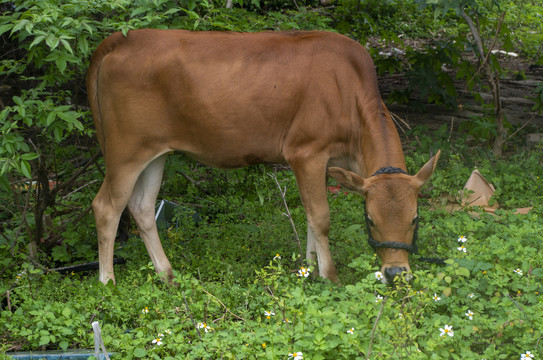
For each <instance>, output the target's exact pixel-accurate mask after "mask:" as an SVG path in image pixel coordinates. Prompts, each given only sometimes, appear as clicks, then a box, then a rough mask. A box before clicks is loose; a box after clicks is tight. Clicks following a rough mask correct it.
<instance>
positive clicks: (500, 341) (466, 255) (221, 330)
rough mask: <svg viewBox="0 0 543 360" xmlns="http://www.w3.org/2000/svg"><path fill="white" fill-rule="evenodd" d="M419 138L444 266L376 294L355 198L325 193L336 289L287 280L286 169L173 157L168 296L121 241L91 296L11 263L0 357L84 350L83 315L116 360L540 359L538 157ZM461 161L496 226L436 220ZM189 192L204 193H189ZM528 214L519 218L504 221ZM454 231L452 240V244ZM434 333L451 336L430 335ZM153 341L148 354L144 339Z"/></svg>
mask: <svg viewBox="0 0 543 360" xmlns="http://www.w3.org/2000/svg"><path fill="white" fill-rule="evenodd" d="M421 130H422V131H421ZM416 131H417V132H416V133H415V134H418V133H419V132H425V133H428V131H427V129H426V130H424V129H416ZM415 134H412V135H415ZM441 135H443V133H441ZM444 135H445V136H447V135H448V134H447V133H446V132H445V133H444ZM418 136H419V139H420V138H421V137H422V136H421V135H418ZM430 139H433V140H437V141H435V142H432V145H431V146H432V147H434V146H436V145H435V144H436V142H437V143H439V145H440V146H441V147H443V149H444V150H445V153H444V155H443V158H442V162H441V163H440V165H439V167H438V169H437V171H436V173H435V174H434V177H433V180H432V185H431V186H428V187H426V188H425V190H424V192H423V198H422V199H421V204H420V205H421V208H420V215H421V218H422V219H423V220H422V223H421V227H420V234H419V245H420V247H421V256H424V257H435V256H438V257H442V258H445V259H446V260H445V263H446V264H444V265H435V264H430V263H426V262H425V261H422V260H417V257H414V258H413V259H412V268H413V270H414V275H415V277H414V279H413V280H412V282H411V283H410V284H404V285H401V286H398V287H387V286H385V285H383V284H381V283H380V282H379V281H378V280H377V279H376V277H375V272H376V271H378V270H379V260H378V258H377V257H376V255H375V254H374V253H373V251H372V250H371V248H370V247H369V246H368V245H367V244H366V243H365V240H364V239H365V237H366V235H365V229H364V227H363V226H362V223H363V219H362V213H361V206H362V203H361V199H360V198H359V197H358V196H357V195H352V194H346V193H344V192H339V193H335V192H330V193H329V202H330V205H331V211H332V230H331V231H332V233H331V238H332V242H331V245H332V252H333V254H334V259H335V261H336V263H337V265H338V271H339V274H340V278H341V281H342V286H337V285H334V284H331V283H329V282H328V281H323V280H321V279H318V278H312V277H308V278H305V277H300V276H298V275H299V270H300V267H301V266H306V265H305V264H303V263H302V262H301V258H300V252H299V249H298V245H297V243H296V239H295V236H294V232H293V230H292V228H291V225H290V222H289V221H288V219H287V218H285V217H284V216H283V215H282V213H284V212H285V209H284V207H283V202H282V198H281V196H280V192H279V190H278V188H277V187H276V185H275V182H274V180H273V179H272V178H271V177H270V176H269V174H272V175H275V176H276V177H277V179H278V181H279V183H280V184H281V187H286V189H287V193H286V201H287V204H288V205H289V209H290V213H291V214H292V217H293V220H294V222H295V224H296V226H297V229H298V232H300V233H303V231H302V229H303V228H304V221H305V219H304V215H303V214H304V212H303V208H302V207H301V203H300V201H299V198H298V195H297V191H296V189H295V179H294V177H293V175H292V173H290V172H288V171H282V170H277V169H275V170H274V169H273V168H269V167H263V166H262V167H257V168H253V169H244V170H236V171H228V172H224V171H218V170H210V169H208V168H202V167H200V166H198V165H197V164H192V165H190V164H187V163H184V166H185V168H184V170H185V171H186V173H188V174H190V176H191V179H192V180H193V181H194V182H191V181H188V180H187V179H186V178H185V177H184V176H182V175H180V174H179V173H178V172H174V169H179V164H176V163H175V162H176V161H180V159H179V158H177V157H174V158H172V163H171V164H170V166H169V168H168V180H167V183H166V188H165V192H164V193H165V194H164V196H165V197H167V198H169V199H170V200H173V201H176V202H180V203H184V205H183V206H180V207H179V208H178V211H177V215H176V218H175V220H174V224H175V225H174V226H172V227H170V228H169V229H168V230H167V231H164V233H163V236H162V238H163V242H164V245H165V248H166V252H167V254H168V256H169V257H170V259H172V261H173V264H175V265H174V266H175V268H176V269H177V270H178V273H177V274H176V281H177V283H178V284H177V286H175V287H171V286H168V285H167V284H164V283H162V282H161V280H160V278H159V277H158V276H156V275H155V274H154V271H153V268H152V265H151V264H150V263H149V260H148V257H147V254H146V251H145V248H144V246H143V244H142V243H141V242H140V241H137V237H136V236H135V237H133V238H131V239H130V241H128V242H127V243H124V244H121V245H120V246H118V248H117V250H116V254H117V256H122V257H125V258H126V259H127V260H128V262H127V264H126V265H123V266H117V267H116V272H117V280H118V284H117V286H111V285H109V286H103V285H102V284H101V283H99V282H98V281H97V275H96V273H87V274H86V273H68V274H66V275H59V274H58V273H54V272H53V273H49V274H47V275H44V274H43V273H42V272H41V271H39V269H37V268H36V267H35V266H33V265H32V264H27V265H26V266H25V267H23V268H17V269H12V270H11V271H9V272H7V273H5V274H4V277H3V278H4V280H3V282H4V284H6V285H8V286H9V287H10V289H11V290H10V305H9V306H10V307H9V309H8V307H7V304H6V302H5V301H4V303H3V309H2V313H1V316H0V325H1V326H0V328H1V329H3V330H2V332H1V333H0V337H1V338H2V343H3V344H4V350H6V349H36V348H39V347H43V348H48V349H51V348H63V349H65V348H68V347H69V348H73V347H83V348H85V347H87V348H92V345H93V338H92V332H90V322H91V321H99V322H100V324H101V326H102V331H103V335H104V340H105V344H106V347H107V348H108V350H110V351H114V352H116V353H117V354H118V356H120V358H123V359H131V358H155V359H167V358H172V359H173V358H179V357H183V358H187V359H201V358H209V359H218V358H226V359H244V358H248V359H255V358H266V359H286V358H287V357H288V354H293V353H294V352H302V353H303V356H304V358H306V359H329V358H331V357H333V358H338V357H339V358H345V359H355V358H360V359H367V358H372V359H373V358H399V359H429V358H430V359H480V358H489V359H514V358H519V357H520V354H523V353H525V352H526V351H531V353H532V354H535V355H536V356H540V355H541V354H542V353H543V344H542V341H541V339H542V338H543V333H542V329H543V322H542V319H543V317H542V316H541V314H543V298H542V296H541V292H542V290H543V289H541V283H542V281H541V280H542V278H543V255H542V254H543V252H542V251H541V250H542V244H541V237H540V232H539V231H540V229H541V227H542V226H543V214H542V212H541V209H540V207H539V206H538V204H539V203H540V202H541V200H542V199H543V189H542V187H541V178H543V167H542V161H543V150H537V151H533V152H527V153H524V152H523V153H519V154H518V155H513V156H512V157H511V158H509V159H507V160H495V159H492V158H489V157H488V156H486V155H488V153H487V152H486V151H484V152H482V153H481V156H473V154H471V152H472V150H471V148H469V147H468V146H467V145H466V144H465V141H466V140H465V139H462V138H461V139H457V140H456V141H455V143H454V145H453V146H451V144H449V143H447V140H446V137H445V138H442V137H440V133H439V132H437V133H435V134H433V136H432V138H424V137H423V138H422V140H423V143H425V144H429V143H430V142H429V141H426V140H430ZM425 150H427V149H425ZM425 153H427V152H426V151H421V152H412V153H410V154H409V156H408V163H409V169H410V170H411V171H414V169H417V168H419V167H420V166H421V165H422V164H423V163H424V161H425V160H427V155H425ZM467 156H469V157H470V158H471V160H470V161H471V162H472V166H474V167H477V168H478V169H479V171H480V172H481V173H482V174H484V176H485V177H487V178H488V179H489V180H490V181H492V182H493V183H494V184H495V185H496V188H497V193H496V200H497V201H498V202H499V203H500V204H502V208H503V210H500V211H499V212H498V214H497V216H493V215H489V214H486V213H482V212H480V211H477V209H466V210H462V211H455V212H452V213H451V212H449V211H446V210H440V201H441V200H440V199H441V194H442V193H448V194H455V193H456V191H458V189H461V188H462V186H463V183H464V182H465V181H466V179H467V177H468V176H469V174H470V172H471V170H472V169H473V167H467V166H466V165H465V163H466V161H465V160H464V159H465V157H467ZM209 178H213V181H203V180H205V179H209ZM196 184H199V185H198V186H197V185H196ZM202 186H204V188H201V187H202ZM203 190H205V191H207V192H209V193H210V194H211V195H208V196H205V198H203V199H202V198H201V197H202V192H203ZM194 204H197V206H195V205H194ZM530 205H535V208H534V209H533V210H532V211H531V212H530V213H529V214H528V215H516V214H514V212H513V211H512V210H513V209H514V208H516V207H524V206H530ZM468 210H469V211H468ZM194 211H196V212H197V213H198V215H199V218H197V217H194V216H193V212H194ZM461 236H463V237H465V238H466V239H467V241H466V242H465V243H461V242H458V239H459V238H460V237H461ZM461 245H464V247H465V248H466V249H467V251H466V252H464V251H461V250H459V249H458V248H459V247H460V246H461ZM59 294H62V296H60V297H59ZM470 316H471V318H470ZM199 324H200V325H199ZM203 324H206V327H205V328H204V327H203ZM198 325H199V326H200V327H199V326H198ZM445 326H450V327H452V331H453V336H448V335H443V334H442V331H440V329H445ZM206 330H207V331H206ZM442 335H443V336H442ZM157 339H161V340H160V342H161V344H157V342H155V343H153V340H157Z"/></svg>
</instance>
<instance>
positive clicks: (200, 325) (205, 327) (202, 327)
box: [198, 323, 209, 332]
mask: <svg viewBox="0 0 543 360" xmlns="http://www.w3.org/2000/svg"><path fill="white" fill-rule="evenodd" d="M198 329H204V330H205V332H208V329H209V326H207V324H206V323H198Z"/></svg>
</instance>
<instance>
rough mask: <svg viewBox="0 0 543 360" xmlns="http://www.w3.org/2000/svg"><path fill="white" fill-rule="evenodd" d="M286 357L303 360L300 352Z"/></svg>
mask: <svg viewBox="0 0 543 360" xmlns="http://www.w3.org/2000/svg"><path fill="white" fill-rule="evenodd" d="M288 357H289V358H292V359H293V360H302V359H303V358H304V357H303V355H302V352H301V351H298V352H295V353H292V354H288Z"/></svg>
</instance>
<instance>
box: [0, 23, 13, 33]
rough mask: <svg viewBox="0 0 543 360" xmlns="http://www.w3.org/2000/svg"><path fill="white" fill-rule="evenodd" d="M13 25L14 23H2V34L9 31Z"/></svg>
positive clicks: (0, 29)
mask: <svg viewBox="0 0 543 360" xmlns="http://www.w3.org/2000/svg"><path fill="white" fill-rule="evenodd" d="M12 27H13V25H12V24H4V25H0V35H2V34H3V33H5V32H6V31H8V30H9V29H11V28H12Z"/></svg>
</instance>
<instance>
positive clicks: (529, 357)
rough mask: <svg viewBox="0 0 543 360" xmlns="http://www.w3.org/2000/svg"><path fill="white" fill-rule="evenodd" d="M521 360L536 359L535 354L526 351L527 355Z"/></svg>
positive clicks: (522, 356) (522, 355)
mask: <svg viewBox="0 0 543 360" xmlns="http://www.w3.org/2000/svg"><path fill="white" fill-rule="evenodd" d="M520 358H521V359H535V357H534V354H532V353H531V352H529V351H526V353H524V354H521V355H520Z"/></svg>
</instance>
